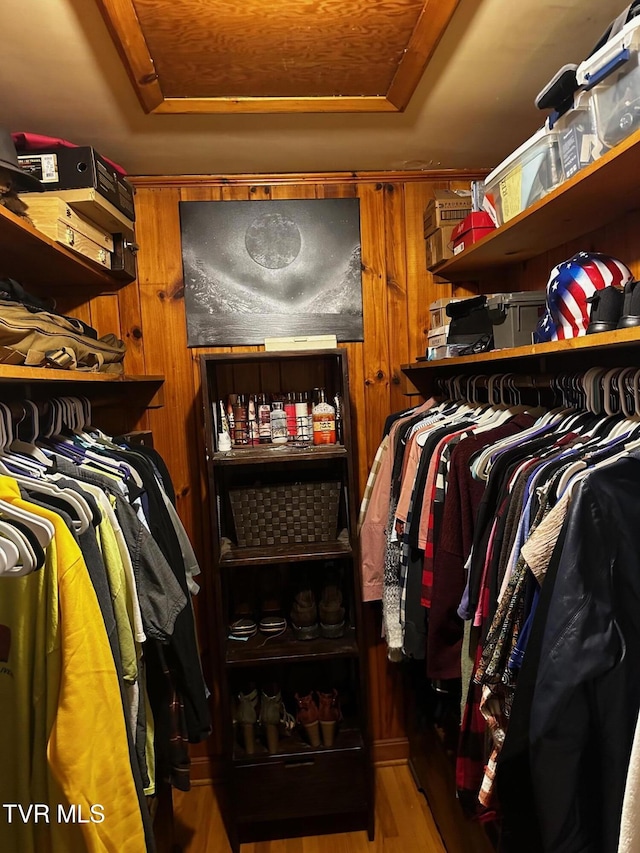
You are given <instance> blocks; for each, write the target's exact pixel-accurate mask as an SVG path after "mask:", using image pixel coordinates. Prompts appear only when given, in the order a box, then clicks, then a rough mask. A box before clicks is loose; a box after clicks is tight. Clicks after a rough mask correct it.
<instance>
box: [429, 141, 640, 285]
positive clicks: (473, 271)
mask: <svg viewBox="0 0 640 853" xmlns="http://www.w3.org/2000/svg"><path fill="white" fill-rule="evenodd" d="M639 143H640V131H636V132H635V133H633V134H632V135H631V136H629V137H627V139H625V140H624V141H623V142H622V143H620V145H617V146H616V147H615V148H612V149H611V150H610V151H608V152H607V153H606V154H605V155H604V156H602V157H600V159H598V160H596V161H595V162H593V163H591V164H590V165H589V166H587V167H586V168H584V169H582V170H581V171H579V172H578V173H577V174H576V175H574V176H573V177H572V178H570V179H569V180H568V181H565V182H564V183H563V184H561V185H560V186H559V187H557V188H556V189H555V190H553V191H552V192H550V193H549V194H548V195H546V196H545V197H544V198H542V199H540V201H538V202H536V204H534V205H532V206H531V207H529V208H527V210H524V211H523V212H522V213H520V214H519V215H518V216H516V217H514V218H513V219H511V220H509V222H507V223H505V224H504V225H503V226H502V227H500V228H498V229H497V230H496V231H493V232H491V233H490V234H488V235H487V236H486V237H484V238H483V239H482V240H479V241H478V242H477V243H474V244H473V245H472V246H470V247H469V248H468V249H466V250H465V251H464V252H461V253H460V254H459V255H456V256H455V257H453V258H450V259H449V260H447V261H443V262H442V263H440V264H437V265H436V266H434V267H432V268H431V270H430V271H431V272H432V273H433V274H434V275H435V276H439V277H441V278H443V279H446V280H447V281H472V280H473V279H474V277H475V276H476V275H478V274H480V273H482V272H486V271H488V270H491V269H496V270H497V269H499V268H500V267H505V266H508V265H509V264H514V263H517V262H519V261H525V260H527V259H529V258H534V257H536V256H537V255H540V254H541V253H542V252H545V251H547V250H548V249H552V248H554V247H555V246H559V245H561V244H562V243H567V242H569V241H570V240H573V239H575V238H576V237H580V236H581V235H583V234H585V233H586V232H588V231H594V230H595V229H597V228H600V227H601V226H603V225H606V224H608V223H609V222H612V221H613V220H615V219H618V218H619V217H621V216H622V215H623V214H625V213H628V212H629V211H632V210H637V209H638V208H639V207H640V201H639V199H640V144H639Z"/></svg>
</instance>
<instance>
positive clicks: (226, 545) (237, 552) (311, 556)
mask: <svg viewBox="0 0 640 853" xmlns="http://www.w3.org/2000/svg"><path fill="white" fill-rule="evenodd" d="M351 553H352V550H351V544H350V542H349V535H348V532H347V531H346V530H342V531H341V532H340V534H339V536H338V538H337V539H335V540H332V541H331V542H300V543H298V544H294V545H271V546H267V545H265V546H261V547H257V548H239V547H238V546H237V545H233V544H232V543H231V542H230V541H229V540H228V539H223V540H222V546H221V549H220V565H221V566H270V565H274V564H276V563H301V562H305V561H308V560H339V559H341V558H344V557H349V556H350V555H351Z"/></svg>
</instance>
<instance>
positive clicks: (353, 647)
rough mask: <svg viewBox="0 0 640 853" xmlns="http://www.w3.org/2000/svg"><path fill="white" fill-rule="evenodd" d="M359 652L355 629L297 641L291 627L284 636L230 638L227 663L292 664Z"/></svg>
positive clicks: (226, 656)
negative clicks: (341, 634)
mask: <svg viewBox="0 0 640 853" xmlns="http://www.w3.org/2000/svg"><path fill="white" fill-rule="evenodd" d="M358 654H359V650H358V643H357V640H356V632H355V628H347V629H346V630H345V632H344V636H342V637H339V638H338V639H335V640H333V639H331V640H329V639H325V638H323V637H318V638H317V639H315V640H297V639H296V638H295V636H294V635H293V632H292V631H291V629H290V628H289V629H287V631H286V632H285V633H284V634H283V635H282V637H277V638H273V637H265V636H264V634H261V633H260V632H258V633H257V634H256V635H255V637H251V639H249V640H228V641H227V651H226V655H225V660H226V663H227V666H254V665H256V664H261V663H264V662H268V663H270V664H277V663H291V662H293V661H322V660H329V659H331V658H340V657H345V658H357V657H358Z"/></svg>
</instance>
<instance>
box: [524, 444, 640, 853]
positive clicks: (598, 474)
mask: <svg viewBox="0 0 640 853" xmlns="http://www.w3.org/2000/svg"><path fill="white" fill-rule="evenodd" d="M639 522H640V459H639V458H635V457H627V458H622V459H620V460H618V461H617V462H615V463H612V464H611V465H610V466H609V467H607V468H604V469H601V470H598V471H594V472H593V473H592V474H590V475H589V477H588V478H587V479H586V480H584V481H583V482H582V483H581V484H580V486H579V490H578V493H577V495H576V496H575V497H574V499H573V501H572V504H571V506H570V508H569V513H568V515H567V519H566V521H565V528H566V531H565V535H566V538H565V542H564V547H563V549H562V553H561V556H560V561H559V566H558V573H557V578H556V583H555V587H554V590H553V597H552V600H551V603H550V605H549V611H548V617H547V621H546V626H545V631H544V639H543V642H542V649H541V655H540V666H539V669H538V675H537V679H536V686H535V691H534V696H533V702H532V706H531V727H530V738H531V767H532V778H533V784H534V790H535V796H536V803H537V809H538V817H539V820H540V826H541V833H542V839H543V850H544V853H575V852H576V851H580V853H582V851H585V853H616V851H617V846H618V834H619V826H620V815H621V810H622V801H623V797H624V789H625V781H626V772H627V768H628V763H629V755H630V751H631V745H632V742H633V736H634V732H635V725H636V720H637V717H638V709H639V707H640V678H638V671H639V668H640V620H639V619H638V613H639V612H640V541H639V539H640V535H639V531H640V524H639ZM525 659H526V656H525Z"/></svg>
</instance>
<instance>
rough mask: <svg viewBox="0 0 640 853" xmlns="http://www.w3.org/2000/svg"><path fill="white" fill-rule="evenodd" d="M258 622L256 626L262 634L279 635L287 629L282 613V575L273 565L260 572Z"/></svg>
mask: <svg viewBox="0 0 640 853" xmlns="http://www.w3.org/2000/svg"><path fill="white" fill-rule="evenodd" d="M259 594H260V603H261V604H260V612H261V616H260V622H259V624H258V628H259V629H260V632H261V633H262V634H269V635H272V636H273V635H280V634H284V632H285V631H286V630H287V620H286V619H285V618H284V616H283V615H282V603H281V594H282V577H281V572H280V569H279V568H278V567H277V566H275V567H272V568H266V569H264V570H262V571H261V573H260V582H259Z"/></svg>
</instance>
